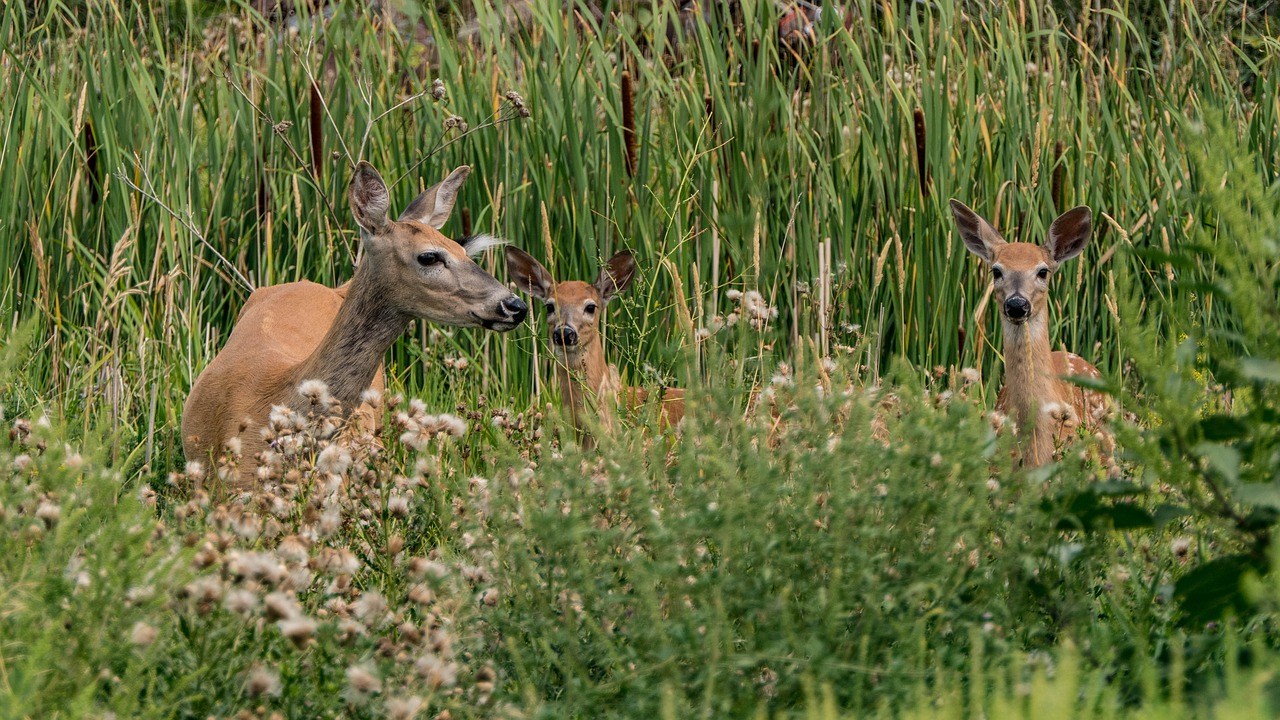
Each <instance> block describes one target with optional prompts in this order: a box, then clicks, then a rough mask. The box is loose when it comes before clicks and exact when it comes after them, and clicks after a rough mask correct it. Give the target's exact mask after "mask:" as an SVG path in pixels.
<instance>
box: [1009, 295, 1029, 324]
mask: <svg viewBox="0 0 1280 720" xmlns="http://www.w3.org/2000/svg"><path fill="white" fill-rule="evenodd" d="M1004 314H1005V315H1008V316H1009V319H1010V320H1023V319H1025V318H1026V317H1027V316H1028V315H1030V314H1031V302H1030V301H1029V300H1027V299H1026V298H1024V297H1022V296H1021V295H1014V296H1013V297H1011V298H1009V299H1008V300H1005V301H1004Z"/></svg>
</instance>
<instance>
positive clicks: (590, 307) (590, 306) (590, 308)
mask: <svg viewBox="0 0 1280 720" xmlns="http://www.w3.org/2000/svg"><path fill="white" fill-rule="evenodd" d="M582 311H583V312H585V313H586V314H588V315H595V314H596V304H595V303H593V302H589V303H587V304H586V306H585V307H583V308H582Z"/></svg>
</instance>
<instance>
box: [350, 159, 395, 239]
mask: <svg viewBox="0 0 1280 720" xmlns="http://www.w3.org/2000/svg"><path fill="white" fill-rule="evenodd" d="M348 199H349V200H350V202H351V213H352V214H353V215H355V217H356V224H357V225H359V226H360V227H361V228H363V229H364V230H365V232H368V233H369V234H370V235H377V234H378V233H380V232H382V231H383V230H384V229H385V228H386V227H387V208H388V206H389V203H390V198H389V196H388V195H387V185H386V183H384V182H382V176H381V175H379V174H378V171H377V170H374V169H373V166H372V165H370V164H369V163H367V162H365V161H363V160H361V161H360V164H359V165H356V174H355V176H354V177H352V178H351V190H350V191H349V192H348Z"/></svg>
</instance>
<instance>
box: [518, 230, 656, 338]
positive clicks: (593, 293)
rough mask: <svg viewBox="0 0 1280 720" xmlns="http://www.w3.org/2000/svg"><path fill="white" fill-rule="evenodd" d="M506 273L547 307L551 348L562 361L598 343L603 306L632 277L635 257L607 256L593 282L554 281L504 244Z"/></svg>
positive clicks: (625, 253)
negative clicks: (505, 248)
mask: <svg viewBox="0 0 1280 720" xmlns="http://www.w3.org/2000/svg"><path fill="white" fill-rule="evenodd" d="M507 272H508V273H509V274H510V276H511V280H512V281H513V282H514V283H515V284H516V287H518V288H520V289H521V290H523V291H525V292H527V293H529V294H530V295H531V296H533V297H536V298H538V299H539V300H542V301H543V302H544V303H545V304H546V307H547V326H548V327H549V328H550V329H551V347H552V349H553V351H554V352H555V353H556V355H557V356H559V357H560V359H561V360H573V359H574V358H576V357H577V356H578V355H580V354H581V353H583V352H586V351H587V350H588V349H590V348H592V347H595V346H598V345H600V317H601V316H602V315H603V314H604V306H605V304H606V303H608V302H609V301H610V300H612V299H613V298H614V297H616V296H617V295H618V294H619V293H621V292H622V291H623V290H626V289H627V287H628V286H630V285H631V281H632V280H633V279H635V274H636V260H635V256H633V255H632V254H631V251H630V250H623V251H622V252H620V253H618V254H616V255H614V256H613V257H611V258H609V261H608V262H607V263H605V265H604V267H602V268H600V274H599V276H597V277H596V281H595V282H594V283H586V282H582V281H581V280H571V281H568V282H562V283H557V282H556V281H555V280H554V279H552V277H551V273H549V272H547V269H546V268H544V267H542V264H541V263H539V262H538V261H537V260H534V259H533V258H532V257H531V256H530V255H529V254H528V253H526V252H524V251H523V250H520V249H519V248H514V247H510V246H508V247H507Z"/></svg>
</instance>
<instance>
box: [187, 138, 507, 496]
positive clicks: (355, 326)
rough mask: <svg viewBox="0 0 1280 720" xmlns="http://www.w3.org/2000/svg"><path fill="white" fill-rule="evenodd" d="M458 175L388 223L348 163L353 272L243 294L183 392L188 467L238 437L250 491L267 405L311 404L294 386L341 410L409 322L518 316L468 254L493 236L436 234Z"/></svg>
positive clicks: (384, 203) (243, 482) (370, 175)
mask: <svg viewBox="0 0 1280 720" xmlns="http://www.w3.org/2000/svg"><path fill="white" fill-rule="evenodd" d="M469 172H470V168H469V167H466V166H463V167H460V168H458V169H456V170H454V171H453V172H452V173H450V174H449V176H448V177H446V178H445V179H444V180H443V181H442V182H440V183H439V184H438V185H435V186H433V187H431V188H428V189H427V190H426V191H425V192H423V193H422V194H421V195H419V196H418V197H417V198H416V199H414V201H413V202H411V203H410V204H409V206H408V207H407V208H405V211H404V212H403V213H402V214H401V215H400V218H399V219H398V220H394V221H393V220H391V219H390V218H389V216H388V210H389V205H390V196H389V194H388V192H387V186H386V184H385V183H383V181H382V177H381V176H379V175H378V172H377V171H376V170H374V169H373V166H371V165H369V164H368V163H366V162H361V163H360V164H359V165H358V166H357V167H356V171H355V177H354V178H353V179H352V181H351V189H350V193H349V195H350V202H351V211H352V213H353V214H354V215H355V220H356V224H357V225H359V226H360V235H361V238H362V240H363V247H364V256H363V258H362V260H361V261H360V265H359V267H358V268H357V269H356V273H355V276H354V277H353V278H352V279H351V281H350V282H349V283H347V284H346V285H343V286H342V287H339V288H328V287H325V286H324V285H318V284H316V283H313V282H308V281H305V280H304V281H301V282H293V283H287V284H283V285H273V286H271V287H265V288H260V289H258V290H255V291H254V292H253V294H251V295H250V296H249V300H248V302H246V303H245V306H244V309H243V310H241V311H240V317H239V318H238V319H237V320H236V324H235V327H234V328H233V329H232V331H231V336H230V337H229V338H227V344H226V345H225V346H223V348H222V351H221V352H219V353H218V355H217V357H215V358H214V359H213V361H212V362H210V363H209V366H208V367H206V368H205V370H204V372H202V373H201V374H200V377H199V378H197V379H196V382H195V384H194V385H193V386H192V388H191V394H190V395H189V396H188V397H187V403H186V407H185V408H184V409H183V413H182V444H183V450H184V452H185V453H186V457H187V459H188V460H199V461H208V460H209V459H210V456H211V454H215V453H221V452H222V451H223V450H224V448H225V447H226V446H227V445H228V441H230V440H231V439H232V438H238V444H239V450H240V452H241V454H242V456H243V457H244V458H246V459H247V460H250V461H249V462H242V463H241V472H240V478H239V481H238V483H236V484H237V485H239V486H240V487H242V488H243V487H244V486H250V485H252V484H253V482H254V472H255V469H256V463H255V462H251V460H252V459H254V458H256V457H257V455H258V453H260V452H261V451H263V450H264V449H266V441H265V440H264V436H263V429H264V427H265V426H266V423H267V419H268V416H269V414H270V413H271V408H272V407H273V406H276V405H285V406H289V407H291V408H292V409H294V410H297V411H299V412H301V413H303V414H306V413H307V412H308V411H309V410H310V409H311V407H312V405H311V400H310V399H309V398H308V397H306V396H304V395H303V394H302V393H301V392H300V391H299V385H300V384H301V383H303V381H306V380H313V379H314V380H319V381H321V382H323V383H324V384H325V386H326V387H327V389H328V392H329V394H330V395H331V396H332V398H333V400H334V401H336V403H337V404H336V408H337V409H338V411H339V412H340V413H344V414H349V413H351V412H352V411H353V410H355V409H356V408H357V407H358V406H360V405H361V403H362V398H361V396H362V395H363V394H364V392H365V391H366V390H367V389H369V388H371V387H372V388H373V389H375V390H381V389H382V371H381V368H382V360H383V357H384V356H385V355H386V352H387V348H389V347H390V346H391V344H392V343H393V342H394V341H395V339H396V338H398V337H400V335H401V334H402V333H403V332H404V330H405V328H406V327H407V326H408V324H409V320H410V319H411V318H415V317H417V318H422V319H424V320H429V321H431V322H436V323H440V324H442V325H454V326H462V327H477V326H478V327H484V328H487V329H490V330H498V331H506V330H510V329H512V328H514V327H516V326H517V325H519V324H520V323H521V322H522V321H523V320H524V318H525V315H526V314H528V311H529V307H528V305H526V304H525V303H524V301H522V300H520V298H518V297H516V296H515V295H513V294H512V293H511V291H510V290H508V289H507V288H506V287H505V286H504V285H503V284H502V283H501V282H498V280H497V279H495V278H494V277H493V276H492V275H490V274H488V273H487V272H485V271H484V270H482V269H481V268H480V266H479V265H477V264H476V263H475V261H473V260H472V259H471V257H470V254H475V253H477V252H480V251H481V250H483V249H484V248H486V247H491V246H492V245H493V241H492V239H491V238H488V236H478V237H476V238H467V239H464V240H462V241H459V242H455V241H453V240H450V239H449V238H447V237H445V236H444V235H443V234H441V233H440V228H441V227H443V226H444V223H445V221H446V220H448V219H449V215H450V213H451V212H452V210H453V204H454V200H455V199H456V198H457V195H458V189H459V188H460V187H461V186H462V182H463V181H464V180H466V178H467V174H468V173H469ZM365 411H366V412H367V411H368V409H367V408H366V409H365ZM230 444H233V445H234V444H235V443H234V442H233V443H230Z"/></svg>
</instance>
